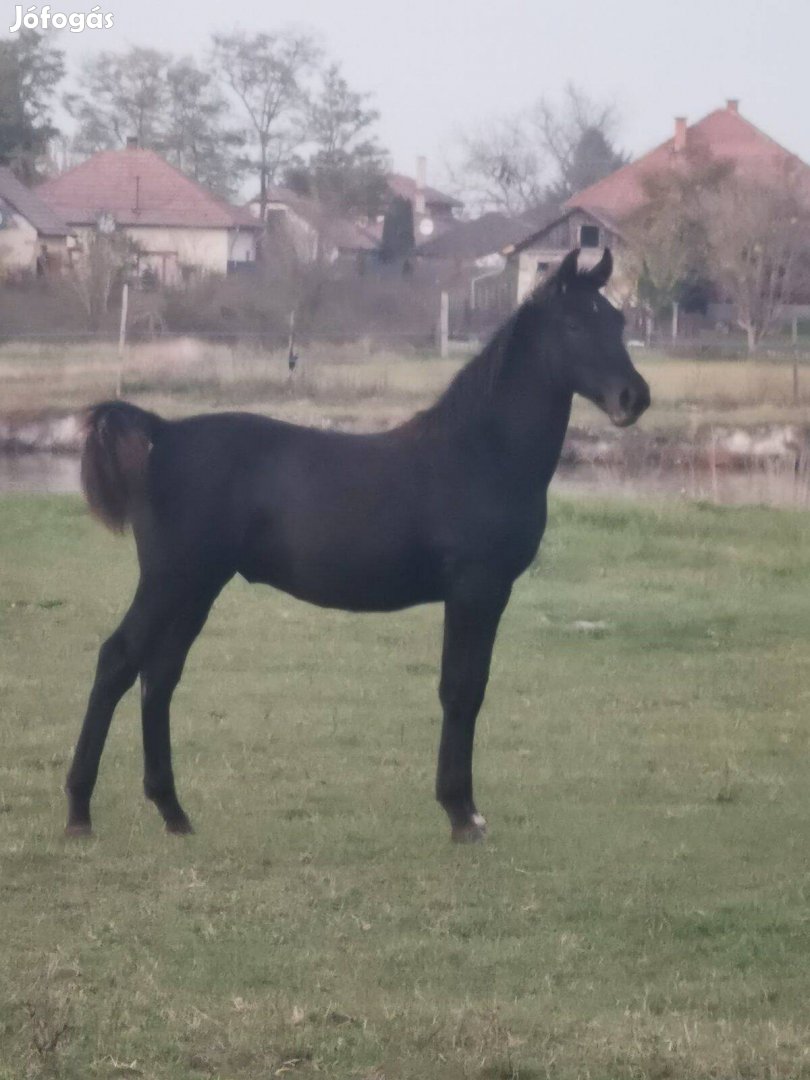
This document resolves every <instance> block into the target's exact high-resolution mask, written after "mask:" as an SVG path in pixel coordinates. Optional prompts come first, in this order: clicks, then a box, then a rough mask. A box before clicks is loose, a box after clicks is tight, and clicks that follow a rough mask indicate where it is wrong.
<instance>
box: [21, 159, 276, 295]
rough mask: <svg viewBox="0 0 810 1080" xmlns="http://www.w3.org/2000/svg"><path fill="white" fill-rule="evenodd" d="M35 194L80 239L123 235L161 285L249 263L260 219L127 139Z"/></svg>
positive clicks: (251, 263)
mask: <svg viewBox="0 0 810 1080" xmlns="http://www.w3.org/2000/svg"><path fill="white" fill-rule="evenodd" d="M37 195H38V196H39V198H40V199H41V200H42V201H43V202H44V203H45V204H46V205H47V206H48V207H49V208H50V209H51V211H52V212H53V213H54V214H57V215H58V216H59V217H60V218H62V219H64V220H65V221H66V222H67V224H68V225H69V226H70V228H71V231H73V232H74V233H75V234H76V236H77V238H78V241H79V245H80V247H81V246H84V245H86V244H87V242H88V240H89V238H90V237H91V236H92V235H94V234H96V233H97V232H98V231H101V232H102V233H105V232H106V233H121V234H123V235H125V236H126V237H127V239H128V240H129V241H130V242H131V245H132V248H133V255H134V258H135V261H136V266H137V271H138V272H139V273H140V274H141V275H144V274H147V273H148V274H150V275H152V276H153V277H154V278H155V279H157V281H159V282H160V283H161V284H164V285H176V284H179V283H180V282H183V281H188V280H189V279H191V278H193V277H195V276H197V275H202V274H227V273H231V272H235V271H240V270H245V269H251V268H253V266H255V262H256V245H257V239H258V237H259V235H260V234H261V232H262V225H261V223H260V222H258V221H257V220H256V218H255V217H253V215H251V214H250V213H249V212H248V211H247V210H245V209H242V208H241V207H236V206H231V204H230V203H228V202H226V201H225V200H224V199H220V198H218V197H217V196H216V195H214V194H212V193H211V192H210V191H208V190H207V189H206V188H204V187H203V186H202V185H201V184H198V183H197V182H196V181H194V180H191V179H190V178H189V177H187V176H185V175H184V174H183V173H181V172H180V171H179V170H177V169H175V168H174V166H172V165H170V164H169V163H168V162H167V161H165V160H164V159H163V158H162V157H160V155H159V154H157V153H155V151H154V150H142V149H140V148H139V147H137V146H136V145H134V144H133V143H132V142H130V143H129V144H128V145H127V147H126V149H124V150H103V151H101V152H100V153H98V154H94V155H93V156H92V157H91V158H88V160H87V161H84V162H82V163H81V164H80V165H76V166H75V167H74V168H72V169H68V170H67V171H66V172H63V173H61V174H60V175H59V176H56V177H53V178H52V179H50V180H46V181H45V182H44V183H43V184H40V186H39V187H38V188H37Z"/></svg>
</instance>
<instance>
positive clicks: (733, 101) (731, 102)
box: [726, 97, 740, 115]
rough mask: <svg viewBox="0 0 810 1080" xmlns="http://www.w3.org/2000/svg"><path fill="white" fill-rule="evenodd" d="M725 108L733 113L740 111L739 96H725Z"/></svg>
mask: <svg viewBox="0 0 810 1080" xmlns="http://www.w3.org/2000/svg"><path fill="white" fill-rule="evenodd" d="M726 108H727V109H728V111H729V112H733V113H734V114H735V115H736V114H737V113H738V112H739V111H740V99H739V98H734V97H730V98H726Z"/></svg>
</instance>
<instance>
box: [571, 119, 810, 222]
mask: <svg viewBox="0 0 810 1080" xmlns="http://www.w3.org/2000/svg"><path fill="white" fill-rule="evenodd" d="M708 159H711V160H714V161H727V162H730V163H732V164H733V166H734V172H735V174H736V175H739V176H743V177H746V178H749V179H752V180H756V181H758V182H760V183H764V184H771V183H780V182H783V181H784V180H787V179H791V178H794V179H798V180H799V181H800V182H802V183H804V184H807V186H808V191H810V168H809V167H808V166H807V165H805V163H804V162H803V161H802V160H801V159H800V158H798V157H797V156H796V155H795V154H792V153H791V152H790V151H789V150H786V149H785V148H784V147H783V146H780V145H779V143H777V142H775V141H774V140H773V139H772V138H771V137H770V136H769V135H766V134H765V132H763V131H760V130H759V128H758V127H756V126H755V125H754V124H752V123H751V121H750V120H746V119H745V117H744V116H743V115H742V114H741V113H740V103H739V101H738V100H736V99H735V98H729V99H728V100H727V101H726V105H725V108H723V109H715V111H714V112H711V113H709V115H708V116H704V117H703V119H702V120H698V121H697V122H696V123H695V124H691V125H690V124H688V123H687V121H686V118H685V117H683V116H678V117H676V118H675V125H674V129H673V132H672V135H671V136H670V138H668V139H667V140H666V141H665V142H662V143H661V144H660V146H656V147H655V149H653V150H650V151H649V152H648V153H646V154H643V155H642V156H641V157H640V158H637V159H636V160H635V161H631V162H630V163H629V164H628V165H623V166H622V167H621V168H620V169H616V171H615V172H612V173H610V174H609V175H608V176H606V177H604V178H603V179H602V180H598V181H597V182H596V183H595V184H591V186H590V187H587V188H585V189H584V190H583V191H578V192H577V193H576V194H575V195H572V196H571V198H570V199H569V200H568V202H567V203H566V204H565V205H566V207H567V208H569V209H571V208H578V209H581V210H586V211H590V212H597V213H604V214H606V215H607V216H608V217H609V218H611V219H612V220H614V221H622V220H624V219H627V218H628V217H630V216H631V215H632V214H634V213H635V212H636V211H638V210H639V209H641V207H642V206H643V205H644V203H645V202H646V201H647V194H646V187H645V185H646V182H647V181H648V180H649V179H651V178H652V177H654V176H655V175H657V174H660V173H664V172H667V171H669V170H671V169H673V168H682V167H685V168H688V167H689V164H690V162H691V161H706V160H708Z"/></svg>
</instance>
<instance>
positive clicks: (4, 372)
mask: <svg viewBox="0 0 810 1080" xmlns="http://www.w3.org/2000/svg"><path fill="white" fill-rule="evenodd" d="M301 351H302V357H301V360H300V363H299V367H298V370H297V371H296V372H295V375H294V376H293V377H292V378H290V376H289V374H288V371H287V360H286V355H283V354H281V353H269V352H266V351H263V350H261V349H249V348H247V347H245V346H241V347H238V348H234V349H231V348H229V347H226V346H223V345H216V344H213V345H212V344H206V343H203V342H198V341H194V340H191V339H180V340H161V341H156V342H153V343H151V344H141V345H134V346H132V347H131V348H129V350H128V352H127V356H126V361H125V369H124V394H125V396H126V397H127V398H128V399H129V400H131V401H135V402H137V403H139V404H141V405H144V406H146V407H147V408H153V409H157V410H158V411H162V412H165V413H166V414H168V415H173V416H178V415H184V414H189V413H193V412H200V411H203V410H205V409H212V408H213V409H223V408H234V407H236V408H249V409H253V410H255V411H258V412H267V413H271V414H273V415H275V416H278V417H281V418H283V419H288V420H292V421H295V422H298V423H306V424H321V423H324V422H328V423H332V424H336V425H338V426H342V427H356V428H367V429H379V428H385V427H389V426H391V425H392V424H394V423H396V422H398V421H400V420H402V419H404V418H405V417H407V416H409V415H410V414H411V413H413V412H414V411H415V410H416V409H420V408H424V407H425V406H426V405H429V404H430V403H431V402H432V401H434V400H435V398H436V397H437V396H438V394H439V393H440V392H441V391H442V390H443V389H444V387H445V386H446V385H447V383H448V382H449V380H450V378H451V377H452V376H453V374H454V373H455V372H456V371H457V370H458V368H459V366H460V365H461V364H462V363H463V362H464V361H465V360H466V359H467V358H468V356H469V355H470V354H469V353H459V354H458V355H456V356H454V357H451V358H448V359H445V360H442V359H439V358H438V357H437V356H434V355H430V354H421V353H418V352H415V351H413V350H412V351H410V352H407V353H397V352H391V351H388V352H386V351H374V350H371V349H369V348H367V347H366V346H364V345H363V344H358V345H353V346H343V347H337V346H335V347H330V346H326V345H317V346H310V347H302V350H301ZM634 359H635V360H636V362H637V364H638V366H639V368H640V370H641V371H642V373H643V374H644V376H645V377H646V378H647V379H648V380H649V382H650V385H651V387H652V393H653V401H654V402H655V409H652V410H650V411H649V412H648V413H647V415H646V416H645V417H644V418H643V420H642V425H643V426H644V427H647V428H656V429H659V430H690V429H693V428H694V427H695V426H697V425H705V424H741V425H755V424H762V423H804V422H805V421H806V417H807V407H808V405H810V368H808V365H807V364H806V363H802V364H801V365H800V371H799V400H798V402H796V401H794V398H793V368H792V363H791V360H790V358H789V357H788V356H787V355H786V356H785V357H784V358H783V359H781V360H780V359H762V360H689V359H673V358H667V357H665V356H662V355H661V354H659V353H650V352H649V351H648V350H643V349H641V350H637V351H636V352H635V353H634ZM117 379H118V360H117V355H116V348H115V346H114V345H111V344H103V343H91V344H88V345H84V346H81V345H72V346H64V345H61V344H53V345H39V344H19V343H11V344H6V345H3V346H0V384H2V386H3V402H2V404H1V405H0V418H2V415H3V414H9V413H12V414H13V413H18V414H19V413H22V414H36V413H40V412H43V411H45V410H51V409H60V410H67V409H80V408H83V407H84V406H85V405H87V403H88V402H91V401H99V400H102V399H104V398H108V397H110V396H112V395H113V394H114V393H115V388H116V383H117ZM573 422H574V424H576V425H578V426H586V427H599V426H607V425H608V424H609V421H608V420H607V419H606V418H604V417H603V416H601V414H599V413H598V412H597V411H596V410H595V409H594V408H593V406H591V405H589V404H588V403H587V402H584V401H581V400H580V399H577V400H576V402H575V407H574V416H573Z"/></svg>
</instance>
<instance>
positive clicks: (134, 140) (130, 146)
mask: <svg viewBox="0 0 810 1080" xmlns="http://www.w3.org/2000/svg"><path fill="white" fill-rule="evenodd" d="M137 149H138V136H137V135H128V136H127V150H137Z"/></svg>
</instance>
